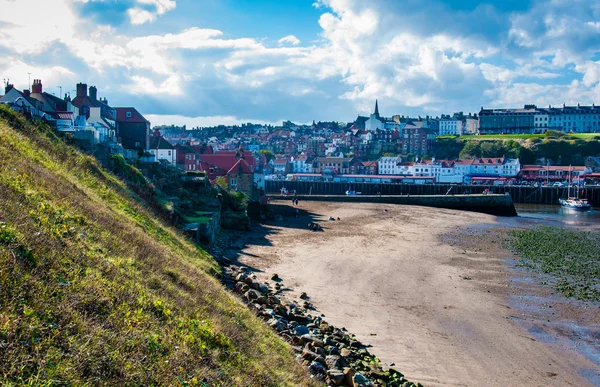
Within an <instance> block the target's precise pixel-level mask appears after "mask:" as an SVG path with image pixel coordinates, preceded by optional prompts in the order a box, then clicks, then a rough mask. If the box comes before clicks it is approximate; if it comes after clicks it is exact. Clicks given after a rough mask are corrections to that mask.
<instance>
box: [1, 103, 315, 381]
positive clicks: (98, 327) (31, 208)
mask: <svg viewBox="0 0 600 387" xmlns="http://www.w3.org/2000/svg"><path fill="white" fill-rule="evenodd" d="M218 271H219V270H218V267H217V265H216V264H215V262H214V261H213V260H212V258H211V257H210V256H209V255H208V254H207V253H206V252H204V251H203V250H202V249H200V248H198V247H196V246H194V245H193V244H191V243H190V242H188V241H187V240H186V239H184V238H183V237H182V236H181V235H179V234H178V233H177V232H176V231H174V230H172V229H170V228H168V227H167V226H165V225H164V224H163V223H161V221H160V220H159V219H158V218H156V217H154V216H153V215H152V214H151V213H150V212H149V210H147V207H146V206H145V204H144V202H143V201H142V200H141V199H140V198H139V197H137V196H136V195H135V194H134V193H132V192H131V191H130V190H129V189H128V188H127V187H126V185H125V184H124V183H123V182H122V181H120V180H118V179H117V178H115V177H114V176H113V175H111V174H109V173H107V172H106V171H104V170H103V169H102V168H101V167H100V166H99V165H98V164H97V162H96V161H95V160H94V159H93V158H91V157H88V156H86V155H84V154H82V153H80V152H78V151H77V150H75V149H74V148H73V147H70V146H68V145H66V144H65V143H64V142H63V141H62V140H60V139H59V138H57V137H56V136H55V135H54V134H53V133H52V131H51V130H50V129H49V128H48V127H47V126H45V125H42V124H35V123H34V124H30V123H29V122H27V121H26V120H25V119H24V118H22V117H21V116H19V115H18V114H16V113H14V112H12V111H10V110H8V109H6V108H4V107H1V106H0V348H1V350H0V385H4V386H11V385H27V386H70V385H90V386H92V385H107V386H108V385H111V386H114V385H139V386H152V385H175V386H178V385H180V386H232V385H237V386H266V385H289V386H302V385H310V382H309V381H308V379H307V377H306V374H305V373H304V371H303V370H302V369H301V367H300V366H299V365H298V364H297V363H296V361H295V360H294V358H293V356H292V354H291V352H290V350H289V348H288V346H287V345H286V344H284V343H283V342H282V341H280V340H279V339H278V338H277V337H276V336H275V335H274V334H273V333H272V332H271V331H270V330H269V329H267V328H266V327H265V326H264V324H263V323H262V322H260V321H258V319H257V318H255V317H254V316H253V315H252V314H251V313H250V312H249V311H248V310H247V309H246V308H245V306H243V305H242V304H241V303H240V302H238V301H237V300H236V299H234V298H233V297H232V296H230V295H229V294H228V293H227V292H225V291H224V290H223V288H222V286H221V284H220V282H219V280H218V279H216V278H215V275H216V273H218Z"/></svg>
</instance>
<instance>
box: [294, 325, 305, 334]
mask: <svg viewBox="0 0 600 387" xmlns="http://www.w3.org/2000/svg"><path fill="white" fill-rule="evenodd" d="M294 332H295V333H296V335H298V336H303V335H306V334H308V328H307V327H306V326H305V325H298V326H297V327H296V328H295V329H294Z"/></svg>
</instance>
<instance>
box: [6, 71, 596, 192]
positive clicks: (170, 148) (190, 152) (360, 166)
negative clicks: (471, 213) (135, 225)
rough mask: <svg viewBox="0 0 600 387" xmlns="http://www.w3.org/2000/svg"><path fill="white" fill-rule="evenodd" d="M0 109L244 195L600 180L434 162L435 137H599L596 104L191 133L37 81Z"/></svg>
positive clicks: (539, 166) (538, 169)
mask: <svg viewBox="0 0 600 387" xmlns="http://www.w3.org/2000/svg"><path fill="white" fill-rule="evenodd" d="M0 103H2V104H6V105H8V106H10V107H11V108H13V109H15V110H18V111H23V112H26V114H29V115H30V116H31V117H34V118H37V119H40V120H43V121H45V122H48V123H49V124H51V125H52V126H53V127H55V128H56V130H57V131H58V132H61V133H65V134H68V135H69V137H70V138H72V139H73V140H74V141H77V142H78V143H79V144H80V145H81V146H83V147H84V148H86V149H89V150H91V151H93V152H94V153H95V154H96V155H97V156H98V157H99V158H100V159H102V158H106V157H108V156H109V155H110V154H121V155H123V156H124V157H125V159H127V160H130V161H132V162H140V163H158V164H161V165H164V166H168V167H174V168H179V169H181V170H183V171H186V172H189V171H202V172H204V173H206V175H207V176H208V179H209V180H210V181H211V184H212V185H214V184H215V182H216V179H217V178H218V177H225V178H226V180H227V184H228V186H229V187H230V188H232V189H235V190H241V191H242V192H245V193H246V194H248V195H249V196H252V191H253V189H254V190H256V189H258V190H260V189H264V188H265V182H266V181H274V180H275V181H284V180H288V181H312V182H342V183H353V182H362V183H388V184H393V183H403V184H433V183H440V184H474V185H476V184H487V185H534V186H538V185H539V186H549V185H552V186H556V187H562V186H566V185H568V184H569V183H572V184H577V185H587V184H596V183H597V181H598V178H600V159H598V157H596V156H595V155H584V156H586V157H584V158H582V160H583V161H584V162H583V163H582V164H581V165H556V163H555V162H556V160H544V159H542V160H536V162H537V163H536V164H524V160H520V158H519V157H518V155H513V157H510V156H507V155H500V154H495V155H493V156H482V155H476V154H474V155H467V157H463V158H458V157H457V158H454V159H449V158H446V159H441V158H436V155H437V154H439V153H443V149H440V148H441V147H443V143H441V144H440V143H439V141H436V139H440V138H441V139H444V138H458V137H460V136H468V137H472V138H474V139H478V140H485V139H486V138H488V137H491V138H494V139H498V138H499V139H502V136H503V135H504V136H506V138H507V139H510V136H511V135H524V136H527V135H531V136H542V135H544V134H546V135H547V134H550V133H558V134H559V135H560V134H585V135H593V133H598V137H600V107H598V106H595V105H591V106H580V105H577V106H565V105H562V106H561V107H552V106H549V107H548V108H538V107H536V106H535V105H526V106H524V108H523V109H486V108H483V107H482V108H481V111H480V112H478V113H475V114H471V113H469V114H466V115H465V114H464V113H463V112H458V113H453V114H448V115H445V114H442V115H441V116H437V117H432V116H425V117H420V116H419V117H408V116H404V115H393V116H391V117H385V116H383V115H381V114H380V112H379V106H378V101H375V104H374V109H373V112H372V113H371V114H370V115H368V116H361V115H358V117H357V118H356V120H355V121H353V122H349V123H341V122H336V121H331V122H314V121H313V123H312V124H311V125H308V124H295V123H293V122H290V121H285V122H283V123H282V125H281V126H271V125H262V124H252V123H247V124H242V125H234V126H224V125H220V126H216V127H204V128H187V127H186V126H185V125H184V126H174V125H161V126H154V127H152V126H151V123H150V122H149V121H148V120H147V119H146V118H144V116H143V115H142V114H141V113H140V112H139V111H138V110H137V109H136V108H135V107H112V106H111V105H110V104H109V101H108V99H107V98H106V97H104V98H102V97H99V96H98V88H97V87H96V86H89V87H88V85H87V84H85V83H78V84H77V85H76V94H75V95H74V96H73V97H72V96H71V95H70V94H69V93H67V94H65V96H64V97H63V98H59V97H57V96H55V95H54V94H52V93H48V92H46V91H44V90H43V85H42V80H40V79H34V80H33V83H32V84H31V87H30V89H24V90H18V89H17V88H15V87H14V85H12V84H10V83H8V82H7V83H6V84H5V87H4V95H3V96H1V97H0ZM532 138H534V137H532ZM436 146H437V147H438V149H436ZM496 153H498V152H496Z"/></svg>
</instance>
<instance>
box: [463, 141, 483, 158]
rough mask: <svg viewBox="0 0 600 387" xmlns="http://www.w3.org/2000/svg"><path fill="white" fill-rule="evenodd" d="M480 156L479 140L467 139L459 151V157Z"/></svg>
mask: <svg viewBox="0 0 600 387" xmlns="http://www.w3.org/2000/svg"><path fill="white" fill-rule="evenodd" d="M480 156H481V144H480V142H479V141H467V144H466V145H465V147H464V148H463V149H462V150H461V151H460V154H459V157H460V158H461V159H470V158H473V157H480Z"/></svg>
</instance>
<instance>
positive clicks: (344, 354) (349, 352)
mask: <svg viewBox="0 0 600 387" xmlns="http://www.w3.org/2000/svg"><path fill="white" fill-rule="evenodd" d="M340 353H341V354H342V356H343V357H349V356H350V355H351V354H352V351H350V350H349V349H348V348H342V350H341V352H340Z"/></svg>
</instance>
